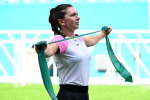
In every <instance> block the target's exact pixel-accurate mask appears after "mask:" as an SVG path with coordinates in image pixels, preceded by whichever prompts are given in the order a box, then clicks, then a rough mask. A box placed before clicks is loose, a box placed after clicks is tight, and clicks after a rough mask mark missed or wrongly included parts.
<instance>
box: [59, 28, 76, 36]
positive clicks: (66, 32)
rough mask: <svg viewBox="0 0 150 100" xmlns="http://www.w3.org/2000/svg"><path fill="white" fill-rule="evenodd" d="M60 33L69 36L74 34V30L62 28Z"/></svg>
mask: <svg viewBox="0 0 150 100" xmlns="http://www.w3.org/2000/svg"><path fill="white" fill-rule="evenodd" d="M62 33H63V35H66V36H69V37H73V36H75V34H74V30H67V29H63V30H62Z"/></svg>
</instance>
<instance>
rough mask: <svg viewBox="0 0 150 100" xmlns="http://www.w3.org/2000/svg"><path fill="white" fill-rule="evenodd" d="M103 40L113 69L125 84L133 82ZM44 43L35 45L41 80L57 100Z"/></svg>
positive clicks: (107, 41) (105, 29) (109, 46)
mask: <svg viewBox="0 0 150 100" xmlns="http://www.w3.org/2000/svg"><path fill="white" fill-rule="evenodd" d="M107 30H108V27H107V26H104V27H102V29H101V30H100V31H95V32H91V33H86V34H82V35H78V36H74V37H70V38H66V39H62V40H59V41H55V42H50V43H48V44H52V43H57V42H61V41H65V40H69V39H73V38H77V37H81V36H85V35H90V34H93V33H97V32H101V31H107ZM105 39H106V46H107V51H108V54H109V57H110V59H111V61H112V63H113V65H114V67H115V68H116V70H117V72H118V73H119V74H120V75H121V76H122V77H123V78H124V79H125V81H126V82H133V81H132V76H131V74H130V73H129V72H128V71H127V69H126V68H125V67H124V66H123V65H122V64H121V63H120V62H119V60H118V59H117V58H116V56H115V54H114V52H113V50H112V47H111V44H110V41H109V38H108V37H107V36H106V37H105ZM46 43H47V41H40V42H38V43H36V44H35V46H36V47H37V54H38V61H39V66H40V71H41V76H42V79H43V83H44V86H45V88H46V90H47V91H48V94H49V95H50V97H51V98H52V99H53V100H58V99H57V97H56V95H55V93H54V89H53V86H52V82H51V79H50V73H49V70H48V66H47V61H46V56H45V53H44V46H45V45H46Z"/></svg>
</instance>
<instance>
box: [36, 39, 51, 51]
mask: <svg viewBox="0 0 150 100" xmlns="http://www.w3.org/2000/svg"><path fill="white" fill-rule="evenodd" d="M47 45H48V44H47V42H46V41H40V42H38V43H36V44H35V51H36V53H37V51H38V49H43V50H45V49H46V48H47Z"/></svg>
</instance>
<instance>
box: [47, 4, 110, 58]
mask: <svg viewBox="0 0 150 100" xmlns="http://www.w3.org/2000/svg"><path fill="white" fill-rule="evenodd" d="M79 20H80V17H79V16H78V12H77V11H76V10H75V9H74V8H73V7H68V8H67V9H66V15H65V16H64V19H58V22H59V24H60V26H61V28H62V33H64V35H66V36H69V37H73V36H75V34H74V31H75V30H76V29H78V28H79ZM108 28H109V30H108V31H102V32H101V33H100V34H99V35H96V36H88V37H85V38H84V41H85V44H86V46H87V47H90V46H93V45H96V44H97V43H98V42H99V41H100V40H101V39H102V38H104V37H105V36H107V35H108V34H109V33H110V32H111V31H112V28H111V27H110V26H108ZM58 50H59V47H58V45H57V44H56V43H53V44H50V45H48V44H47V46H46V47H45V51H44V52H45V55H46V57H50V56H52V55H54V54H55V53H56V52H57V51H58Z"/></svg>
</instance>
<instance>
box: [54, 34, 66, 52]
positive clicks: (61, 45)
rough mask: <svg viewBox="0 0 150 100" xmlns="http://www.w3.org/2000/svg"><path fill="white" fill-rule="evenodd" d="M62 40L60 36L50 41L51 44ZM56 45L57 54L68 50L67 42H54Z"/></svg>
mask: <svg viewBox="0 0 150 100" xmlns="http://www.w3.org/2000/svg"><path fill="white" fill-rule="evenodd" d="M62 39H64V38H63V37H62V36H55V37H54V38H53V39H52V40H51V42H54V41H58V40H62ZM56 43H57V45H58V46H59V52H58V54H61V53H64V52H66V50H67V48H68V41H67V40H66V41H61V42H56Z"/></svg>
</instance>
